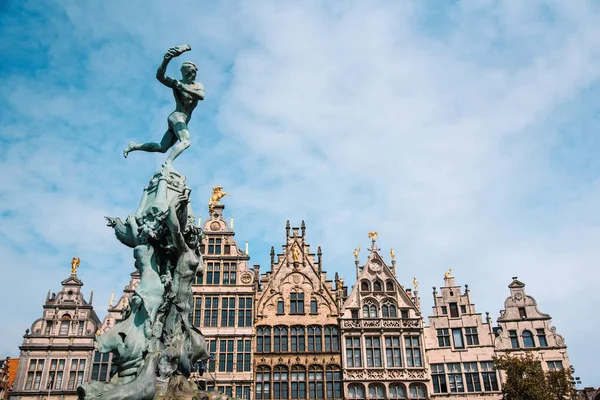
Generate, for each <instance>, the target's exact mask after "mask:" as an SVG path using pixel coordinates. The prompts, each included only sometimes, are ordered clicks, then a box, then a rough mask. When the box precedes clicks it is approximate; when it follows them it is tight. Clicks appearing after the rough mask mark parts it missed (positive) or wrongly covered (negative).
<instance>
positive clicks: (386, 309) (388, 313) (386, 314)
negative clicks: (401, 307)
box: [381, 304, 396, 318]
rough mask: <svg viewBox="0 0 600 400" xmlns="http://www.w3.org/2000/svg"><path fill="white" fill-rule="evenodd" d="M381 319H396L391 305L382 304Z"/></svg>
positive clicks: (394, 308) (393, 307)
mask: <svg viewBox="0 0 600 400" xmlns="http://www.w3.org/2000/svg"><path fill="white" fill-rule="evenodd" d="M381 317H382V318H396V306H395V305H393V304H384V305H383V306H382V307H381Z"/></svg>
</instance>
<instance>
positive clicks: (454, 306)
mask: <svg viewBox="0 0 600 400" xmlns="http://www.w3.org/2000/svg"><path fill="white" fill-rule="evenodd" d="M450 318H458V305H457V304H456V303H450Z"/></svg>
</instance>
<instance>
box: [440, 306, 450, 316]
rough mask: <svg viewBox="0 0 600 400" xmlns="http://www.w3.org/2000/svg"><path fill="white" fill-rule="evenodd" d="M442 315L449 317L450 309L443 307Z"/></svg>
mask: <svg viewBox="0 0 600 400" xmlns="http://www.w3.org/2000/svg"><path fill="white" fill-rule="evenodd" d="M441 308H442V315H448V307H446V306H442V307H441Z"/></svg>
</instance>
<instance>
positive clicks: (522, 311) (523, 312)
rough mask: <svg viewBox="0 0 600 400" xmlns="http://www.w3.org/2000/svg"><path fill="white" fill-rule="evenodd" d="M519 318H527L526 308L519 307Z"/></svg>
mask: <svg viewBox="0 0 600 400" xmlns="http://www.w3.org/2000/svg"><path fill="white" fill-rule="evenodd" d="M519 317H521V318H527V310H526V309H525V307H519Z"/></svg>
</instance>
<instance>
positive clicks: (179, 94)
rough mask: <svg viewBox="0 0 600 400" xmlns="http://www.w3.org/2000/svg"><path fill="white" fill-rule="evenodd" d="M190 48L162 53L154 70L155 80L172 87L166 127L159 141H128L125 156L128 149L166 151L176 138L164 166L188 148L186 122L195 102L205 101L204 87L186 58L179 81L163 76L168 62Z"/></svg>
mask: <svg viewBox="0 0 600 400" xmlns="http://www.w3.org/2000/svg"><path fill="white" fill-rule="evenodd" d="M189 50H191V47H190V46H189V45H185V46H175V47H171V48H170V49H169V50H167V52H166V53H165V56H164V59H163V61H162V63H161V64H160V67H158V70H157V71H156V79H158V81H159V82H160V83H162V84H163V85H165V86H167V87H169V88H172V89H173V96H174V97H175V105H176V107H175V111H173V112H172V113H171V115H169V117H168V118H167V122H168V124H169V129H167V132H165V134H164V136H163V138H162V140H161V141H160V143H155V142H148V143H141V144H138V143H135V142H129V145H128V146H127V148H126V149H125V150H123V156H124V157H125V158H127V156H128V155H129V153H130V152H132V151H136V150H141V151H147V152H160V153H165V152H166V151H167V150H169V149H170V148H171V147H173V145H175V143H176V142H177V141H178V140H179V143H177V144H176V145H175V146H174V147H173V150H171V153H170V154H169V157H168V158H167V160H166V161H165V165H166V166H172V165H173V161H174V160H175V159H176V158H177V156H179V155H180V154H181V153H182V152H183V151H184V150H185V149H187V148H188V147H190V131H189V129H188V123H189V122H190V119H191V118H192V112H193V111H194V109H195V108H196V106H197V105H198V101H201V100H204V86H203V85H202V84H201V83H200V82H195V81H194V80H195V79H196V72H197V71H198V67H196V64H194V63H193V62H191V61H186V62H184V63H183V64H182V65H181V76H182V79H181V80H177V79H173V78H170V77H168V76H166V75H165V73H166V71H167V65H168V64H169V61H171V59H172V58H174V57H178V56H180V55H181V54H183V53H184V52H186V51H189Z"/></svg>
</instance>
